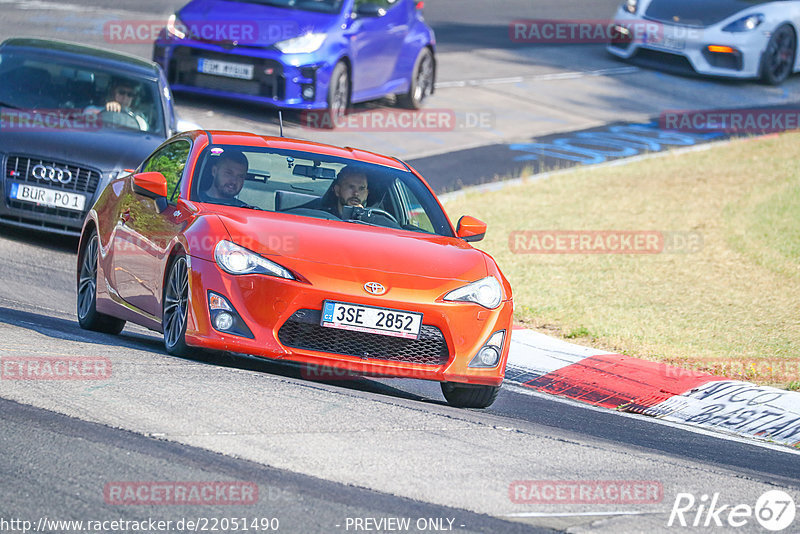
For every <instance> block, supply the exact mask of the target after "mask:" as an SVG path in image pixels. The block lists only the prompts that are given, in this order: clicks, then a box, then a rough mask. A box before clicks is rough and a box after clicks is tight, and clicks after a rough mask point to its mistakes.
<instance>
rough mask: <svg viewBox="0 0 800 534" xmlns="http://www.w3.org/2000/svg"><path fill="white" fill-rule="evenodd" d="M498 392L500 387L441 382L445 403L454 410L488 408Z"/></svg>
mask: <svg viewBox="0 0 800 534" xmlns="http://www.w3.org/2000/svg"><path fill="white" fill-rule="evenodd" d="M499 392H500V386H480V385H474V384H457V383H454V382H442V393H443V394H444V398H445V399H447V403H448V404H449V405H450V406H455V407H456V408H488V407H489V406H491V405H492V403H493V402H494V400H495V399H496V398H497V394H498V393H499Z"/></svg>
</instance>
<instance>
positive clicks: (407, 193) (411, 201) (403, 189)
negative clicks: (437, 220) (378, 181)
mask: <svg viewBox="0 0 800 534" xmlns="http://www.w3.org/2000/svg"><path fill="white" fill-rule="evenodd" d="M395 183H396V184H397V191H398V193H399V195H400V198H401V201H402V203H403V205H404V207H405V214H404V215H405V219H406V220H407V221H408V224H409V225H411V226H414V227H416V228H419V229H420V230H424V231H426V232H430V233H432V234H435V233H436V229H435V228H434V227H433V223H431V220H430V219H429V218H428V214H427V213H426V212H425V208H424V207H423V206H422V203H421V202H420V201H419V200H418V199H417V197H416V195H414V193H413V192H412V191H411V190H410V189H409V188H408V187H407V186H406V184H404V183H403V182H401V181H400V180H396V181H395Z"/></svg>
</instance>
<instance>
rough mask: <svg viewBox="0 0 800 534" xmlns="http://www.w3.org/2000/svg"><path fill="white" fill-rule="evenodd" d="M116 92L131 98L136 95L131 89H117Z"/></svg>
mask: <svg viewBox="0 0 800 534" xmlns="http://www.w3.org/2000/svg"><path fill="white" fill-rule="evenodd" d="M117 93H118V94H120V95H122V96H129V97H131V98H133V97H135V96H136V91H132V90H130V89H117Z"/></svg>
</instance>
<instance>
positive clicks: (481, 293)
mask: <svg viewBox="0 0 800 534" xmlns="http://www.w3.org/2000/svg"><path fill="white" fill-rule="evenodd" d="M444 300H450V301H461V302H474V303H476V304H480V305H481V306H483V307H484V308H489V309H490V310H493V309H494V308H497V307H498V306H499V305H500V303H501V302H502V301H503V288H502V287H501V286H500V282H498V281H497V278H495V277H494V276H487V277H486V278H482V279H481V280H478V281H477V282H472V283H471V284H467V285H465V286H463V287H459V288H458V289H454V290H453V291H451V292H450V293H448V294H447V295H445V296H444Z"/></svg>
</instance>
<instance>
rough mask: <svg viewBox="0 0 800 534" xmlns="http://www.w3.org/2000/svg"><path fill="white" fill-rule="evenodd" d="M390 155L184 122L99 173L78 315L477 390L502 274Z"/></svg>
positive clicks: (472, 234) (493, 385)
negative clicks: (124, 163)
mask: <svg viewBox="0 0 800 534" xmlns="http://www.w3.org/2000/svg"><path fill="white" fill-rule="evenodd" d="M485 231H486V225H485V224H484V223H482V222H481V221H478V220H477V219H474V218H472V217H468V216H464V217H462V218H461V219H460V220H459V221H458V224H457V225H456V226H455V228H454V227H453V224H452V223H451V222H450V220H449V219H448V218H447V215H446V214H445V212H444V210H443V209H442V206H441V204H440V203H439V201H438V200H437V198H436V196H435V195H434V194H433V192H432V190H431V189H430V187H429V186H428V185H427V183H426V182H425V180H423V178H422V177H421V176H420V175H419V174H418V173H417V172H416V171H415V170H414V169H412V168H411V167H409V166H408V165H406V164H405V163H403V162H402V161H400V160H398V159H395V158H390V157H386V156H380V155H377V154H373V153H370V152H365V151H362V150H357V149H353V148H338V147H333V146H328V145H322V144H318V143H312V142H307V141H299V140H293V139H287V138H283V137H266V136H258V135H253V134H248V133H238V132H222V131H211V132H209V131H192V132H185V133H182V134H179V135H177V136H175V137H173V138H171V139H169V140H167V141H166V142H165V143H164V144H163V145H161V146H160V147H159V148H158V149H157V150H156V151H155V152H153V154H151V155H150V156H149V157H148V158H147V159H146V160H145V161H144V162H143V163H142V165H141V166H140V167H139V168H138V169H136V171H135V172H133V173H132V174H129V175H127V176H123V177H121V178H118V179H116V180H114V181H112V182H110V183H109V184H108V186H107V187H106V188H105V190H104V191H103V192H102V194H101V195H100V196H99V197H98V200H97V202H96V203H95V204H94V206H93V207H92V209H91V210H90V211H89V213H88V216H87V218H86V221H85V222H84V225H83V229H82V234H81V240H80V246H79V254H78V265H77V289H78V306H77V308H78V309H77V312H78V321H79V322H80V325H81V327H83V328H86V329H91V330H98V331H103V332H111V333H119V332H120V331H121V330H122V328H123V326H124V324H125V322H126V321H131V322H133V323H136V324H139V325H142V326H145V327H148V328H151V329H153V330H156V331H159V332H163V334H164V343H165V345H166V350H167V352H168V353H170V354H176V355H183V354H188V355H191V352H192V348H193V347H200V348H205V349H212V350H221V351H231V352H234V353H245V354H250V355H254V356H259V357H264V358H271V359H276V360H287V361H292V362H299V363H300V364H301V365H304V366H307V368H311V367H317V366H319V367H322V368H325V369H336V370H343V371H347V372H351V371H352V372H356V373H359V374H365V375H370V376H387V377H412V378H421V379H427V380H436V381H439V382H441V385H442V391H443V393H444V396H445V398H446V399H447V401H448V402H449V403H450V404H452V405H454V406H462V407H473V408H484V407H487V406H489V405H490V404H491V403H492V402H493V401H494V399H495V398H496V396H497V393H498V391H499V389H500V385H501V383H502V381H503V375H504V372H505V366H506V359H507V356H508V347H509V338H510V332H511V324H512V311H513V303H512V297H511V286H510V285H509V283H508V281H507V280H506V279H505V277H504V276H503V274H502V273H501V272H500V269H499V268H498V266H497V264H496V263H495V261H494V260H493V259H492V258H491V256H489V255H488V254H486V253H484V252H482V251H479V250H476V249H474V248H472V247H471V246H470V244H469V242H470V241H477V240H479V239H481V238H482V237H483V236H484V233H485Z"/></svg>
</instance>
